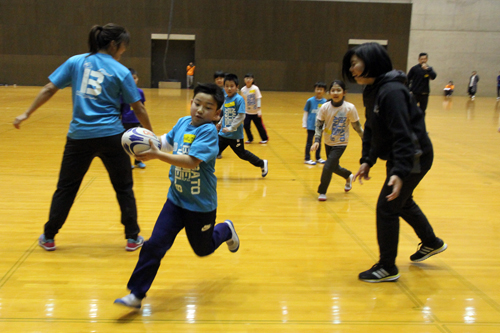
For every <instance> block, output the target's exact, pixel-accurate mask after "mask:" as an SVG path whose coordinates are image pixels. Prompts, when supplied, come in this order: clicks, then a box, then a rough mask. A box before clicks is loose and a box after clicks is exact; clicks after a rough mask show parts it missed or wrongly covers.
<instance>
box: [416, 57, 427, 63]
mask: <svg viewBox="0 0 500 333" xmlns="http://www.w3.org/2000/svg"><path fill="white" fill-rule="evenodd" d="M418 63H419V64H420V65H422V64H426V63H427V56H421V57H419V58H418Z"/></svg>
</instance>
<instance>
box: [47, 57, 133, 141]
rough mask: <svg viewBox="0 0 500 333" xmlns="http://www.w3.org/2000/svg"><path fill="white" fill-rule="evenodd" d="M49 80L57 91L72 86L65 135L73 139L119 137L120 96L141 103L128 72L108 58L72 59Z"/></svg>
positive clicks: (129, 101) (128, 100)
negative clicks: (68, 119)
mask: <svg viewBox="0 0 500 333" xmlns="http://www.w3.org/2000/svg"><path fill="white" fill-rule="evenodd" d="M49 80H50V81H51V82H52V83H53V84H54V85H55V86H56V87H57V88H59V89H63V88H65V87H67V86H69V85H71V86H72V91H73V119H72V120H71V123H70V126H69V132H68V136H69V137H70V138H72V139H90V138H98V137H106V136H112V135H116V134H120V133H122V132H123V131H124V128H123V125H122V122H121V120H120V96H123V102H124V103H128V104H130V103H134V102H137V101H138V100H140V99H141V96H140V95H139V92H138V91H137V86H136V84H135V82H134V79H133V78H132V74H130V71H129V70H128V69H127V67H125V66H123V65H122V64H120V63H119V62H118V61H116V60H115V59H113V57H112V56H110V55H109V54H104V53H96V54H93V55H91V56H89V54H88V53H86V54H80V55H76V56H73V57H71V58H69V59H68V60H67V61H66V62H65V63H64V64H62V65H61V66H60V67H59V68H57V69H56V70H55V71H54V72H53V73H52V74H51V75H50V76H49Z"/></svg>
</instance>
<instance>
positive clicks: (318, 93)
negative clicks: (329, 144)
mask: <svg viewBox="0 0 500 333" xmlns="http://www.w3.org/2000/svg"><path fill="white" fill-rule="evenodd" d="M325 92H326V83H324V82H316V83H315V84H314V96H313V97H311V98H309V99H308V100H307V102H306V105H305V106H304V117H303V118H302V127H303V128H305V129H307V141H306V154H305V160H304V163H305V164H309V165H316V162H318V163H321V164H324V163H325V162H326V161H325V160H324V159H322V158H321V140H320V142H319V147H318V150H316V161H314V160H312V159H311V146H312V144H313V139H314V133H315V131H316V115H317V113H318V111H319V109H320V108H321V106H322V105H323V104H325V103H326V98H324V97H323V96H324V95H325Z"/></svg>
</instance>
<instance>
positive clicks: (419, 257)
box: [410, 238, 448, 262]
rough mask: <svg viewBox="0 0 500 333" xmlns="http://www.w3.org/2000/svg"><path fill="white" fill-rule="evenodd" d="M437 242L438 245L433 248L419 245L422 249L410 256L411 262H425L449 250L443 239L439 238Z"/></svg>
mask: <svg viewBox="0 0 500 333" xmlns="http://www.w3.org/2000/svg"><path fill="white" fill-rule="evenodd" d="M437 240H438V241H437V245H436V246H433V247H430V246H425V245H424V244H422V243H420V244H418V245H419V246H420V245H421V246H420V249H418V250H417V252H415V253H414V254H412V255H411V256H410V260H411V261H415V262H419V261H424V260H425V259H427V258H429V257H431V256H433V255H435V254H438V253H441V252H443V251H444V250H446V249H447V248H448V245H446V243H445V242H443V240H442V239H441V238H438V239H437Z"/></svg>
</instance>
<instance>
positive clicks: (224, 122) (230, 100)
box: [217, 74, 268, 177]
mask: <svg viewBox="0 0 500 333" xmlns="http://www.w3.org/2000/svg"><path fill="white" fill-rule="evenodd" d="M238 86H239V81H238V77H237V76H236V75H235V74H226V76H225V78H224V90H225V91H226V94H227V96H226V99H225V101H224V105H223V107H222V119H221V121H220V122H219V124H218V125H217V127H218V129H220V131H219V156H220V155H221V154H222V152H223V151H224V149H226V148H227V147H228V146H229V147H231V149H232V150H233V151H234V153H235V154H236V155H238V157H239V158H241V159H242V160H245V161H248V162H250V163H251V164H252V165H254V166H256V167H259V168H261V170H262V177H265V176H267V172H268V167H267V160H262V159H260V158H259V157H257V156H255V155H254V154H252V153H251V152H250V151H248V150H245V142H244V140H243V120H245V113H246V108H245V100H244V99H243V97H241V96H240V95H239V94H238Z"/></svg>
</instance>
